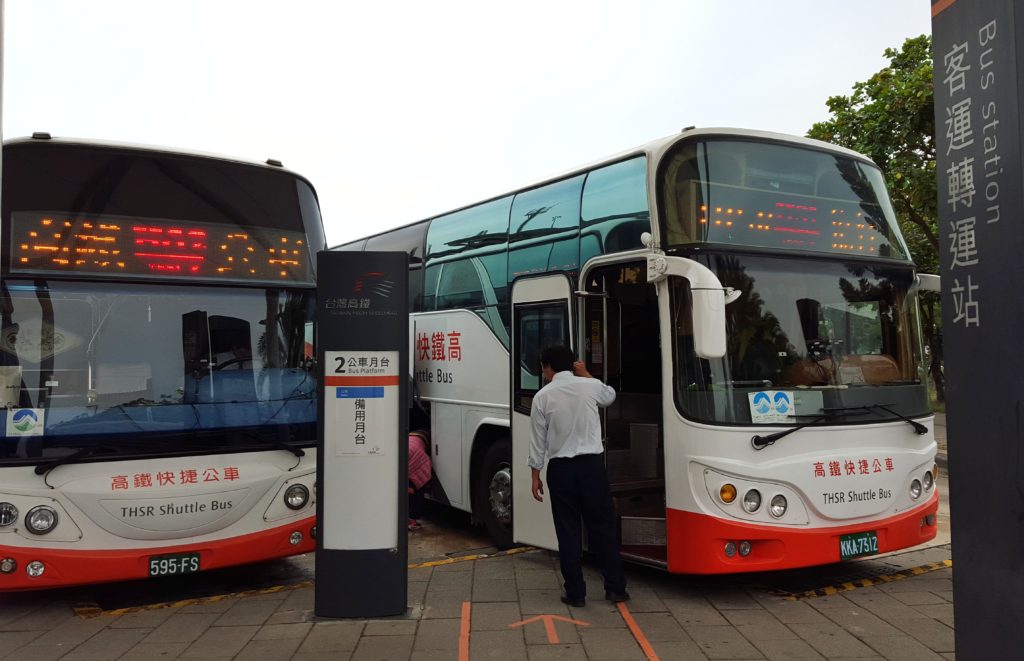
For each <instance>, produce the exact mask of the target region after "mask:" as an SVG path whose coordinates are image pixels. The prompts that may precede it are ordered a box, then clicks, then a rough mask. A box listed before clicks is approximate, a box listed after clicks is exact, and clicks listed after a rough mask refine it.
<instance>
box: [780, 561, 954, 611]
mask: <svg viewBox="0 0 1024 661" xmlns="http://www.w3.org/2000/svg"><path fill="white" fill-rule="evenodd" d="M952 566H953V561H952V560H942V561H941V562H933V563H931V564H927V565H921V566H919V567H911V568H910V569H903V570H901V571H897V572H893V573H891V574H880V575H878V576H875V577H872V578H859V579H857V580H854V581H847V582H845V583H838V584H836V585H829V586H826V587H823V588H817V589H816V590H807V591H804V592H788V591H786V590H776V593H778V594H780V595H781V596H783V597H785V598H786V599H789V600H791V601H796V600H798V599H813V598H815V597H827V596H829V595H833V594H839V593H840V592H849V591H850V590H856V589H857V588H869V587H872V586H874V585H882V584H884V583H893V582H895V581H902V580H904V579H907V578H913V577H914V576H921V575H922V574H928V573H930V572H933V571H938V570H940V569H948V568H950V567H952Z"/></svg>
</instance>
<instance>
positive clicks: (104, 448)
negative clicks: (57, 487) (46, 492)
mask: <svg viewBox="0 0 1024 661" xmlns="http://www.w3.org/2000/svg"><path fill="white" fill-rule="evenodd" d="M111 452H118V448H115V447H112V446H110V445H90V446H87V447H84V448H79V449H78V450H75V451H74V452H72V453H71V454H68V455H65V456H63V457H58V458H56V459H51V460H50V461H47V462H44V463H41V464H37V465H36V468H35V471H36V475H46V474H48V473H49V472H50V471H52V470H53V469H54V468H56V467H58V466H63V465H64V464H71V463H74V462H76V461H78V460H80V459H85V458H87V457H93V456H96V455H98V454H109V453H111ZM47 486H49V485H47Z"/></svg>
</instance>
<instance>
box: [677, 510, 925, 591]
mask: <svg viewBox="0 0 1024 661" xmlns="http://www.w3.org/2000/svg"><path fill="white" fill-rule="evenodd" d="M938 510H939V494H938V492H936V493H934V494H932V497H931V498H930V499H929V500H928V501H927V502H925V503H923V504H922V505H921V506H920V507H918V508H915V509H913V510H910V511H908V512H901V513H900V514H897V515H896V516H892V517H889V518H887V519H881V520H879V521H875V522H873V523H858V524H856V525H850V526H840V527H837V528H811V529H800V528H790V527H777V526H768V525H764V524H755V523H746V522H742V523H741V522H738V521H730V520H726V519H721V518H718V517H714V516H708V515H707V514H698V513H696V512H684V511H682V510H676V509H668V510H666V514H667V517H666V518H667V520H666V527H667V532H668V569H669V571H671V572H674V573H680V574H732V573H738V572H755V571H774V570H776V569H795V568H799V567H811V566H814V565H824V564H829V563H832V562H839V561H840V557H839V536H840V535H849V534H852V533H857V532H864V531H868V530H873V531H875V533H876V534H877V535H878V552H879V553H888V552H889V551H895V550H898V549H903V548H907V547H910V546H915V545H917V544H922V543H924V542H927V541H928V540H930V539H933V538H934V537H935V533H936V532H938V526H937V522H935V519H933V523H932V525H930V526H928V525H924V523H923V519H924V517H925V516H927V515H929V514H932V515H934V514H936V513H937V512H938ZM741 541H748V542H750V544H751V551H750V555H748V556H747V557H745V558H743V557H740V555H739V554H738V553H737V554H736V555H734V556H733V557H731V558H729V557H726V555H725V550H724V549H725V544H726V542H734V543H737V544H738V543H739V542H741Z"/></svg>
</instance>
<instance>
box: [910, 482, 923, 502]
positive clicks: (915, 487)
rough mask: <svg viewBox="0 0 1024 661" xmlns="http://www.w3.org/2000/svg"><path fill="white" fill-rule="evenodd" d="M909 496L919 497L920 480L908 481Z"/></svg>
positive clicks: (915, 498)
mask: <svg viewBox="0 0 1024 661" xmlns="http://www.w3.org/2000/svg"><path fill="white" fill-rule="evenodd" d="M910 497H911V499H913V500H917V499H918V498H920V497H921V480H918V479H915V480H914V481H913V482H911V483H910Z"/></svg>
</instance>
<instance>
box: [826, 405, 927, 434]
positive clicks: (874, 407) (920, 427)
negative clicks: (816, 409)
mask: <svg viewBox="0 0 1024 661" xmlns="http://www.w3.org/2000/svg"><path fill="white" fill-rule="evenodd" d="M850 409H864V410H865V411H870V412H874V411H875V410H881V411H885V412H886V413H888V414H889V415H893V416H896V417H897V418H899V419H900V420H902V421H903V422H905V423H907V424H908V425H910V426H911V427H913V428H914V431H915V432H917V433H918V434H927V433H928V428H927V427H925V426H924V425H922V424H921V423H920V422H917V421H916V420H911V419H910V418H908V417H907V416H905V415H902V414H900V413H897V412H896V411H893V410H892V409H891V408H889V407H888V406H886V405H884V404H868V405H867V406H852V407H850ZM844 410H846V409H822V411H844Z"/></svg>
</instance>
